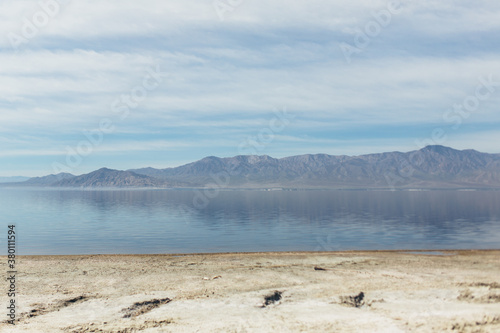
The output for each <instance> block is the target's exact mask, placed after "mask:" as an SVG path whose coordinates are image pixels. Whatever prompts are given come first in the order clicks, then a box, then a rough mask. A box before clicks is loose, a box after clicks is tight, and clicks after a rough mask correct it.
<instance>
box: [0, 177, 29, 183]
mask: <svg viewBox="0 0 500 333" xmlns="http://www.w3.org/2000/svg"><path fill="white" fill-rule="evenodd" d="M28 179H30V177H23V176H14V177H0V183H1V184H4V183H19V182H25V181H27V180H28Z"/></svg>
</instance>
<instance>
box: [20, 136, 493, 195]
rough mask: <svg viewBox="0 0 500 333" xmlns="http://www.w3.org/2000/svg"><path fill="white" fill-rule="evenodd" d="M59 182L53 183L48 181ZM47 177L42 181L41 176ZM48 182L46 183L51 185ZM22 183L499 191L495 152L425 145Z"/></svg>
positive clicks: (213, 160)
mask: <svg viewBox="0 0 500 333" xmlns="http://www.w3.org/2000/svg"><path fill="white" fill-rule="evenodd" d="M56 176H57V177H60V178H62V179H57V180H56V181H52V180H54V177H56ZM47 177H48V178H47ZM51 181H52V182H51ZM18 184H24V185H38V186H50V187H101V188H102V187H159V188H177V187H187V188H203V187H207V186H208V187H213V186H217V187H219V188H414V187H415V188H462V187H474V188H476V187H477V188H491V187H493V188H500V154H488V153H481V152H478V151H476V150H474V149H467V150H456V149H453V148H450V147H445V146H439V145H434V146H426V147H424V148H422V149H420V150H414V151H410V152H406V153H403V152H397V151H395V152H384V153H376V154H365V155H359V156H347V155H328V154H304V155H296V156H289V157H282V158H273V157H271V156H268V155H238V156H234V157H222V158H220V157H216V156H207V157H205V158H202V159H201V160H198V161H195V162H191V163H188V164H185V165H181V166H178V167H173V168H165V169H155V168H151V167H145V168H139V169H130V170H126V171H120V170H113V169H108V168H101V169H99V170H96V171H93V172H91V173H88V174H84V175H80V176H74V175H71V174H59V175H50V176H46V177H37V178H32V179H30V180H28V181H26V182H23V183H18Z"/></svg>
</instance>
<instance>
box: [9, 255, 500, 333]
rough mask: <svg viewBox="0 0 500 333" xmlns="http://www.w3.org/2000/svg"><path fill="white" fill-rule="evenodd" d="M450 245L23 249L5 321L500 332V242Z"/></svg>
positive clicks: (135, 327)
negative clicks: (401, 248) (33, 252)
mask: <svg viewBox="0 0 500 333" xmlns="http://www.w3.org/2000/svg"><path fill="white" fill-rule="evenodd" d="M444 254H445V255H428V254H414V253H405V252H338V253H255V254H200V255H89V256H22V257H19V258H18V267H17V269H18V274H17V281H16V288H17V289H18V295H17V303H18V306H19V307H18V309H17V315H18V320H17V322H16V325H15V326H13V325H9V324H7V323H6V321H5V320H4V319H5V318H6V315H5V314H4V315H2V317H3V319H2V322H1V323H0V331H1V332H50V333H53V332H139V331H141V332H142V331H143V332H500V251H445V252H444ZM0 269H1V270H2V271H3V272H6V271H7V267H6V258H5V257H0ZM3 285H4V290H5V291H7V283H6V282H5V283H4V284H3ZM1 294H2V296H1V297H0V302H1V304H3V305H2V308H3V309H5V306H6V305H7V304H8V303H7V302H8V298H7V295H6V292H2V293H1ZM4 305H5V306H4ZM4 311H5V310H4ZM5 312H6V311H5Z"/></svg>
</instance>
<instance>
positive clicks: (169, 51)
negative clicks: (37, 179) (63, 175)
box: [0, 0, 500, 176]
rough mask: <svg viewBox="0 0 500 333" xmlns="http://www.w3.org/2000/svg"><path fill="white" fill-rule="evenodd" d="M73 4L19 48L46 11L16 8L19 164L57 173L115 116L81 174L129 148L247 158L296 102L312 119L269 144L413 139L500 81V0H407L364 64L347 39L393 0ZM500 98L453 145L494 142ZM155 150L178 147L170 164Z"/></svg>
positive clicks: (9, 119) (4, 143)
mask: <svg viewBox="0 0 500 333" xmlns="http://www.w3.org/2000/svg"><path fill="white" fill-rule="evenodd" d="M53 1H56V0H53ZM43 3H49V1H48V0H47V2H43ZM57 3H58V4H59V5H60V10H59V11H58V13H57V15H54V16H53V17H51V18H50V21H48V22H47V24H45V25H43V27H39V31H38V33H37V34H36V36H35V37H32V38H29V39H28V41H27V42H26V43H23V44H21V45H20V46H19V47H18V48H17V49H16V48H13V47H12V41H11V39H10V37H9V36H12V34H16V35H19V36H22V34H23V26H24V25H25V24H27V23H26V20H27V21H28V22H29V21H31V22H32V21H33V17H34V15H36V14H37V13H38V12H40V11H43V8H42V7H41V5H40V3H39V2H38V1H31V0H30V1H22V2H2V3H1V4H0V32H1V34H0V37H1V38H0V64H1V65H0V86H1V87H2V89H1V90H0V130H1V133H2V136H3V137H4V138H8V140H5V139H4V140H2V139H1V138H0V148H1V149H2V153H0V163H3V165H13V164H15V163H17V162H16V160H15V157H19V156H24V157H26V158H23V159H22V161H21V162H19V163H30V162H29V158H28V157H29V156H33V157H35V156H39V157H42V156H45V157H46V158H45V159H41V158H40V159H33V160H32V161H31V164H32V165H35V166H34V167H36V166H38V167H39V169H40V170H45V169H46V167H47V165H50V163H51V162H50V161H51V160H54V156H61V155H60V154H61V151H62V152H63V153H64V148H65V147H66V146H74V145H76V144H77V143H78V142H79V141H80V140H82V137H83V134H82V131H85V130H92V129H96V128H98V127H99V122H100V121H101V120H102V119H104V118H106V119H111V121H112V122H113V125H114V126H115V129H114V131H113V132H112V133H109V134H106V137H105V138H104V141H103V144H102V145H101V146H99V147H96V149H95V150H94V153H93V157H89V159H90V160H92V163H90V164H86V163H83V164H82V165H81V166H79V167H78V168H76V170H75V172H84V171H91V168H93V167H94V166H96V165H97V164H99V161H101V163H102V164H106V165H109V164H113V165H116V166H119V164H120V163H123V161H124V160H125V156H127V155H128V156H129V157H130V158H129V160H130V159H131V160H135V161H137V162H136V164H135V165H131V164H130V163H126V165H127V167H133V166H137V167H139V166H143V165H139V164H141V162H144V163H145V164H144V166H145V165H146V163H153V162H154V163H155V164H156V165H158V164H161V163H164V164H165V165H171V163H172V161H189V160H194V159H196V158H199V157H203V155H204V154H205V155H221V156H232V155H236V153H237V147H238V145H239V144H240V143H241V142H242V140H245V138H247V137H248V135H251V133H256V132H258V131H259V130H260V129H261V128H262V127H263V126H265V124H266V122H267V121H269V117H272V113H273V110H274V109H276V108H281V107H283V106H286V107H287V109H288V110H289V111H290V112H292V113H293V114H294V115H295V116H296V121H294V123H293V124H291V125H290V126H289V127H287V130H286V132H284V133H280V134H279V135H278V136H276V139H275V140H274V141H273V142H272V144H270V145H267V146H266V149H265V151H264V152H263V153H265V154H269V155H275V156H285V155H286V154H292V155H293V154H299V153H304V152H326V153H348V152H349V151H351V152H352V153H353V154H357V153H365V152H369V151H370V150H371V151H384V150H392V149H395V148H400V149H405V148H406V147H408V148H409V149H412V148H414V147H415V143H414V142H415V140H416V139H418V138H422V137H425V136H429V135H430V134H428V133H430V132H431V131H432V130H433V129H435V128H437V127H445V128H447V126H449V125H450V124H449V123H447V122H446V120H444V118H443V114H445V112H446V111H447V110H448V109H449V108H452V107H453V105H454V104H456V103H462V102H463V100H464V98H466V97H467V96H469V95H471V94H474V92H475V89H476V87H477V85H478V80H479V79H480V78H481V77H488V76H490V75H492V77H493V80H494V81H495V82H500V63H499V62H498V57H499V55H500V45H499V44H498V43H497V39H498V38H497V37H498V33H499V32H500V23H499V22H500V21H499V20H498V19H496V18H497V17H498V16H499V15H500V3H497V2H494V1H486V0H485V1H479V2H471V1H466V0H462V1H452V0H444V1H437V0H425V1H401V3H400V12H398V15H395V16H393V17H392V18H391V21H390V24H388V25H387V26H385V27H384V29H383V31H381V32H380V34H378V35H377V36H376V37H374V38H371V40H370V43H369V45H367V46H366V47H364V48H363V50H362V51H363V52H361V53H359V54H356V57H355V58H353V61H352V62H351V63H346V61H345V57H344V55H343V54H342V51H341V49H340V48H339V45H340V44H341V43H348V44H353V45H354V44H355V38H356V34H358V33H359V31H362V29H364V28H365V27H366V26H367V24H368V23H369V22H372V21H373V22H376V16H374V15H376V13H379V12H380V11H383V10H385V9H386V8H387V6H388V2H387V1H383V0H380V1H379V0H377V1H357V2H354V3H353V2H352V1H335V2H332V1H327V0H311V1H302V0H300V1H299V0H297V1H284V0H279V1H273V2H272V3H269V2H264V1H262V0H252V1H245V2H244V3H243V4H242V5H241V6H238V7H237V8H235V9H234V10H233V11H231V12H230V13H228V14H227V16H226V17H225V19H224V21H221V20H220V19H219V17H218V15H217V12H216V11H215V9H214V8H213V6H212V2H210V1H207V2H204V3H203V2H201V3H200V2H199V1H194V0H186V1H182V2H173V1H156V0H146V1H142V2H136V1H129V0H126V1H119V2H118V1H96V0H92V1H86V2H78V1H67V0H64V1H63V0H57ZM42 28H43V29H42ZM360 29H361V30H360ZM155 66H157V67H158V68H160V69H161V71H162V72H163V73H165V77H164V80H162V82H161V84H160V85H159V86H158V88H157V89H155V90H154V91H151V92H149V93H148V96H147V98H145V99H144V100H143V101H141V103H140V105H138V106H137V107H134V108H133V110H131V112H130V113H129V114H128V115H127V117H126V118H123V119H122V118H120V117H118V115H117V114H116V112H113V111H114V110H113V103H114V102H115V101H116V100H117V99H120V98H121V96H122V95H123V94H130V92H131V89H133V88H134V87H136V86H137V85H140V84H142V81H143V79H144V75H145V73H146V71H147V70H148V68H151V67H155ZM499 101H500V88H499V89H497V90H496V91H495V93H493V94H492V95H491V96H490V97H489V98H488V100H486V101H484V102H482V103H481V105H480V107H479V108H478V110H477V112H474V114H472V115H471V116H470V117H467V119H464V124H463V126H462V127H461V128H460V130H457V131H450V132H449V134H450V140H449V141H448V142H449V145H453V144H456V145H457V146H460V147H465V146H470V145H467V144H465V142H470V143H471V144H472V143H474V145H475V148H476V149H479V150H481V149H482V150H487V151H492V149H493V147H491V145H488V144H487V143H486V142H483V141H481V140H474V139H473V137H474V135H476V136H475V137H481V138H484V137H485V136H488V135H492V136H493V135H494V134H495V131H494V130H492V129H491V128H487V126H486V125H485V124H490V125H491V124H500V114H499V113H498V110H497V105H498V102H499ZM115 111H116V110H115ZM398 127H399V128H404V129H405V131H404V133H403V131H397V130H396V129H397V128H398ZM383 129H385V130H383ZM27 133H29V135H30V138H28V139H27V137H26V134H27ZM472 133H474V134H472ZM395 139H397V141H398V144H393V143H391V140H392V141H394V140H395ZM486 141H489V142H491V140H486ZM56 147H57V148H56ZM180 150H182V152H181V151H180ZM320 150H321V151H320ZM141 151H143V152H144V154H146V155H147V152H165V151H175V154H174V153H172V154H158V155H157V160H154V158H153V157H152V156H149V155H147V156H146V155H144V154H142V155H141V154H140V152H141ZM104 153H107V154H108V155H109V157H108V158H103V155H104ZM139 156H140V157H141V158H142V160H140V159H138V158H134V157H139ZM124 168H125V166H124ZM9 174H10V172H9V171H6V169H5V171H2V170H0V176H3V175H9ZM16 174H17V173H16Z"/></svg>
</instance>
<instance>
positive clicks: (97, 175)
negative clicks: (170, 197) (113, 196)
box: [52, 168, 169, 187]
mask: <svg viewBox="0 0 500 333" xmlns="http://www.w3.org/2000/svg"><path fill="white" fill-rule="evenodd" d="M168 185H169V183H168V182H167V181H166V180H163V179H157V178H153V177H149V176H145V175H139V174H137V173H135V172H132V171H119V170H112V169H107V168H102V169H99V170H97V171H94V172H91V173H88V174H85V175H81V176H77V177H71V178H67V179H63V180H60V181H57V182H54V183H53V184H52V186H57V187H158V186H161V187H164V186H168Z"/></svg>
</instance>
